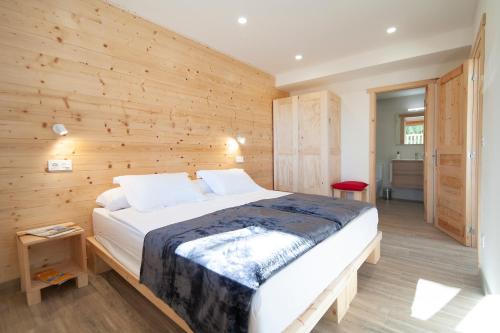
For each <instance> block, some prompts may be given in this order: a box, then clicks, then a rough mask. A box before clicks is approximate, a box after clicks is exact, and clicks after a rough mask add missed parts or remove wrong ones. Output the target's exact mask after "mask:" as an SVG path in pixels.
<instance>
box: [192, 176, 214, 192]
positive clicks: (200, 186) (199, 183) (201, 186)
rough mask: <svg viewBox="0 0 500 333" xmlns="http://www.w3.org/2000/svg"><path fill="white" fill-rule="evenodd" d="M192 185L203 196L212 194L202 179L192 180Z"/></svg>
mask: <svg viewBox="0 0 500 333" xmlns="http://www.w3.org/2000/svg"><path fill="white" fill-rule="evenodd" d="M193 184H194V186H195V187H196V188H197V189H198V190H199V191H200V192H201V193H203V194H209V193H214V192H213V191H212V189H211V188H210V186H208V184H207V182H206V181H204V180H203V179H195V180H193Z"/></svg>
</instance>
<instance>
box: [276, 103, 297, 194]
mask: <svg viewBox="0 0 500 333" xmlns="http://www.w3.org/2000/svg"><path fill="white" fill-rule="evenodd" d="M297 124H298V119H297V96H294V97H287V98H280V99H276V100H274V102H273V128H274V189H275V190H279V191H286V192H297V189H298V188H297V176H298V174H297V173H298V149H297V145H298V143H297V141H298V125H297Z"/></svg>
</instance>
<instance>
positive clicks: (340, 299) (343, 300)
mask: <svg viewBox="0 0 500 333" xmlns="http://www.w3.org/2000/svg"><path fill="white" fill-rule="evenodd" d="M357 293H358V272H357V271H354V272H352V273H351V276H350V277H349V279H348V281H347V284H346V285H345V287H344V290H342V292H341V293H340V294H339V295H338V296H337V300H336V301H335V303H334V304H333V314H334V315H335V318H336V320H337V323H338V324H339V323H340V321H341V320H342V318H344V316H345V314H346V313H347V311H348V310H349V306H350V305H351V302H352V300H353V299H354V297H355V296H356V294H357Z"/></svg>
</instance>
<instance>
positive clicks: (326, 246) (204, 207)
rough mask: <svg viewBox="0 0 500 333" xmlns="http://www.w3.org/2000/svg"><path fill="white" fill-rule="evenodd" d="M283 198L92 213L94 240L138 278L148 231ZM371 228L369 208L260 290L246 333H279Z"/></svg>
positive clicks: (231, 198) (263, 195)
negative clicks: (146, 210)
mask: <svg viewBox="0 0 500 333" xmlns="http://www.w3.org/2000/svg"><path fill="white" fill-rule="evenodd" d="M287 194H288V193H285V192H277V191H269V190H263V191H258V192H252V193H246V194H236V195H227V196H217V195H211V196H210V198H209V200H207V201H203V202H196V203H189V204H183V205H178V206H175V207H167V208H164V209H161V210H157V211H153V212H148V213H140V212H138V211H136V210H134V209H133V208H127V209H123V210H119V211H115V212H109V211H107V210H106V209H104V208H96V209H94V213H93V223H94V234H95V236H96V239H97V240H98V241H99V242H100V243H101V244H102V245H103V246H104V247H105V248H106V249H107V250H108V251H109V252H110V253H111V254H112V255H113V256H114V257H115V258H116V259H117V260H118V261H119V262H120V263H122V264H123V265H124V266H125V267H126V268H127V269H128V270H129V271H130V272H132V273H133V274H134V275H136V276H137V277H139V274H140V266H141V259H142V245H143V242H144V236H145V235H146V234H147V233H148V232H149V231H151V230H154V229H157V228H160V227H162V226H165V225H169V224H173V223H178V222H182V221H186V220H189V219H192V218H196V217H198V216H202V215H205V214H209V213H211V212H214V211H217V210H220V209H225V208H229V207H235V206H239V205H243V204H246V203H249V202H253V201H258V200H262V199H270V198H277V197H280V196H284V195H287ZM377 223H378V213H377V210H376V209H375V208H372V209H370V210H368V211H366V212H365V213H363V214H362V215H360V216H358V217H357V218H356V219H354V220H353V221H351V222H350V223H349V224H348V225H347V226H346V227H344V228H343V229H342V230H341V231H340V232H337V233H335V234H334V235H332V236H330V237H329V238H327V239H326V240H324V241H323V242H322V243H320V244H318V245H317V246H315V247H314V248H313V249H311V250H310V251H308V252H306V253H305V254H304V255H302V256H301V257H300V258H299V259H298V260H295V261H294V262H292V263H291V264H290V265H288V266H286V267H285V268H284V269H282V270H280V271H279V272H278V273H276V274H275V275H273V276H272V277H271V278H270V279H268V280H267V281H266V282H265V283H264V284H262V286H260V288H259V289H258V290H257V292H256V293H255V295H254V297H253V299H252V306H251V318H250V324H249V325H250V327H249V331H250V332H252V333H255V332H281V331H283V329H285V328H286V327H287V326H288V325H289V324H290V323H291V322H292V321H293V320H294V319H295V318H297V317H298V316H299V315H300V314H302V312H304V310H306V309H307V307H308V306H309V305H310V304H311V303H312V302H313V301H314V300H315V299H316V297H317V296H318V295H319V294H320V293H321V292H322V291H323V290H324V289H325V288H326V287H327V286H328V284H329V283H330V282H331V281H333V280H334V279H335V278H336V277H337V276H338V275H339V274H340V273H341V272H342V271H343V270H344V269H345V268H346V267H347V266H348V265H349V264H350V263H351V262H352V261H353V260H354V259H355V258H356V257H357V256H358V255H359V254H360V253H361V251H362V250H363V249H364V248H365V247H366V245H368V243H369V242H370V241H371V240H372V239H373V238H374V237H375V236H376V234H377Z"/></svg>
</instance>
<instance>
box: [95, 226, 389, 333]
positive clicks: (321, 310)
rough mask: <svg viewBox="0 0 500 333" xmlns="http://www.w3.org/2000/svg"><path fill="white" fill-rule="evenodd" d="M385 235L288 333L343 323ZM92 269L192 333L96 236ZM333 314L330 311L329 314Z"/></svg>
mask: <svg viewBox="0 0 500 333" xmlns="http://www.w3.org/2000/svg"><path fill="white" fill-rule="evenodd" d="M381 240H382V232H380V231H379V232H378V233H377V235H376V236H375V237H374V238H373V240H372V241H371V242H370V243H369V244H368V246H366V247H365V249H364V250H363V251H362V252H361V254H360V255H359V256H358V257H357V258H356V259H355V260H354V261H353V262H352V263H351V264H349V266H347V267H346V269H344V271H342V273H341V274H340V275H339V276H338V277H337V278H336V279H335V280H333V281H332V282H331V283H330V285H329V286H328V287H327V288H326V289H325V290H324V291H323V292H322V293H321V294H320V295H319V296H318V297H317V298H316V300H315V301H314V302H313V303H312V304H311V305H310V306H309V308H307V310H306V311H304V313H302V315H300V316H299V317H298V318H297V319H295V320H294V321H293V322H292V323H291V324H290V326H288V328H287V329H286V330H285V332H287V333H299V332H300V333H302V332H310V331H311V330H312V329H313V328H314V326H316V324H317V323H318V322H319V321H320V319H321V318H322V317H323V315H325V314H326V313H327V312H328V315H330V316H332V317H333V318H334V319H335V321H336V322H337V323H339V322H340V321H341V320H342V318H343V317H344V315H345V314H346V313H347V310H348V309H349V305H350V304H351V302H352V300H353V299H354V296H356V293H357V289H358V269H359V267H360V266H361V265H362V264H363V263H364V262H365V261H366V262H368V263H370V264H376V263H377V262H378V260H379V259H380V241H381ZM87 248H88V255H89V257H88V261H89V267H90V269H91V270H92V271H93V272H94V273H95V274H100V273H102V272H104V271H107V270H109V269H113V270H115V271H116V272H117V273H118V274H120V275H121V276H122V277H123V278H124V279H125V280H127V282H128V283H130V284H131V285H132V286H133V287H134V288H135V289H137V291H139V292H140V293H141V294H142V295H144V297H146V298H147V299H148V300H149V301H150V302H151V303H153V304H154V305H155V306H156V307H157V308H158V309H160V311H162V312H163V313H164V314H165V315H167V317H169V318H170V319H172V320H173V321H174V322H175V323H176V324H177V325H179V327H181V328H182V329H183V330H184V331H186V332H189V333H192V332H193V331H192V330H191V328H189V325H188V324H187V323H186V322H185V321H184V319H182V318H181V317H179V315H177V313H175V311H174V310H173V309H172V308H171V307H169V306H168V305H167V304H166V303H165V302H163V301H162V300H161V299H159V298H158V297H156V296H155V295H154V294H153V292H152V291H151V290H149V289H148V288H147V287H146V286H145V285H143V284H141V283H140V282H139V280H138V279H137V278H136V277H135V276H134V275H133V274H132V273H131V272H130V271H129V270H127V269H126V268H125V267H124V266H123V265H122V264H121V263H119V262H118V261H117V260H116V259H115V258H114V257H113V256H112V255H111V254H110V253H109V252H108V250H106V249H105V248H104V247H103V246H102V245H101V244H100V243H99V242H98V241H97V240H96V239H95V237H94V236H91V237H87ZM329 310H330V311H329Z"/></svg>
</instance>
